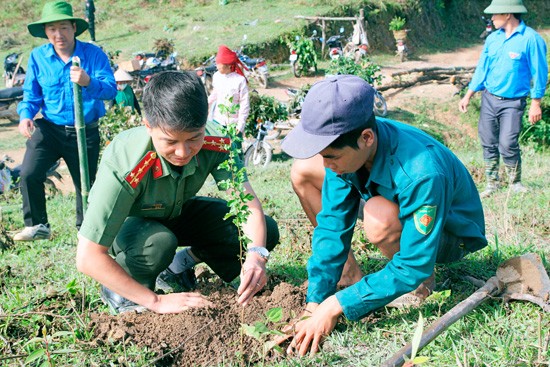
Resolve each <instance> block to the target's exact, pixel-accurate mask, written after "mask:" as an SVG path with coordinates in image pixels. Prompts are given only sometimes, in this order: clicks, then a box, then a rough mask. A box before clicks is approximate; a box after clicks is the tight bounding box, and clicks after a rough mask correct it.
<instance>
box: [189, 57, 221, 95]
mask: <svg viewBox="0 0 550 367" xmlns="http://www.w3.org/2000/svg"><path fill="white" fill-rule="evenodd" d="M216 70H218V68H217V67H216V55H212V56H210V57H209V58H208V59H207V60H206V61H205V62H203V63H202V64H201V66H199V67H198V68H195V72H196V73H197V75H198V76H199V78H200V79H201V81H202V84H203V85H204V89H205V90H206V95H209V94H210V93H212V88H213V87H212V78H213V77H214V73H215V72H216Z"/></svg>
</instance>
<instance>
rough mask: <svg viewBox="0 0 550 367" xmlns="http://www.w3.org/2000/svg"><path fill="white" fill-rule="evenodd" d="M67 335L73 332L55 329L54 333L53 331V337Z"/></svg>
mask: <svg viewBox="0 0 550 367" xmlns="http://www.w3.org/2000/svg"><path fill="white" fill-rule="evenodd" d="M67 335H71V336H72V335H73V332H72V331H57V332H55V333H53V335H52V336H53V337H54V338H55V337H58V336H67Z"/></svg>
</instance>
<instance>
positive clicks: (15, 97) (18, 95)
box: [0, 86, 23, 122]
mask: <svg viewBox="0 0 550 367" xmlns="http://www.w3.org/2000/svg"><path fill="white" fill-rule="evenodd" d="M22 99H23V87H21V86H19V87H12V88H5V89H0V118H7V119H9V120H10V121H11V122H18V121H19V115H18V114H17V111H16V109H10V106H11V105H12V104H15V106H17V104H18V103H19V102H20V101H21V100H22Z"/></svg>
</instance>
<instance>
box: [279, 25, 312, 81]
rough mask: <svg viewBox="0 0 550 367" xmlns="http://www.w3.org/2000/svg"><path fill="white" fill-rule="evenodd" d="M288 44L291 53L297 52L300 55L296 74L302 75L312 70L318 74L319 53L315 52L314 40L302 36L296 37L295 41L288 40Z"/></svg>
mask: <svg viewBox="0 0 550 367" xmlns="http://www.w3.org/2000/svg"><path fill="white" fill-rule="evenodd" d="M286 43H287V46H288V47H289V49H290V52H291V53H292V52H293V51H295V52H296V54H297V55H298V59H296V65H295V66H296V72H295V74H298V75H301V74H303V73H307V72H309V71H310V70H311V69H313V70H314V72H315V73H316V72H317V52H315V45H314V44H313V40H312V39H310V38H308V37H305V36H303V35H302V36H296V37H295V38H294V40H289V39H287V40H286ZM298 75H297V76H298Z"/></svg>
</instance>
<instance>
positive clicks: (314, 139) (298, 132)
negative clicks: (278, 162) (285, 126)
mask: <svg viewBox="0 0 550 367" xmlns="http://www.w3.org/2000/svg"><path fill="white" fill-rule="evenodd" d="M339 136H340V135H314V134H311V133H308V132H307V131H305V130H304V129H303V127H302V124H301V123H300V124H298V125H297V126H296V127H295V128H294V129H292V130H291V131H290V133H288V135H287V136H286V137H285V139H284V140H283V142H282V143H281V148H282V149H283V151H284V152H285V153H286V154H288V155H289V156H291V157H293V158H297V159H307V158H311V157H313V156H314V155H316V154H319V152H321V151H322V150H323V149H325V148H326V147H328V146H329V145H330V144H331V143H332V142H333V141H335V140H336V139H338V137H339Z"/></svg>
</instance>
